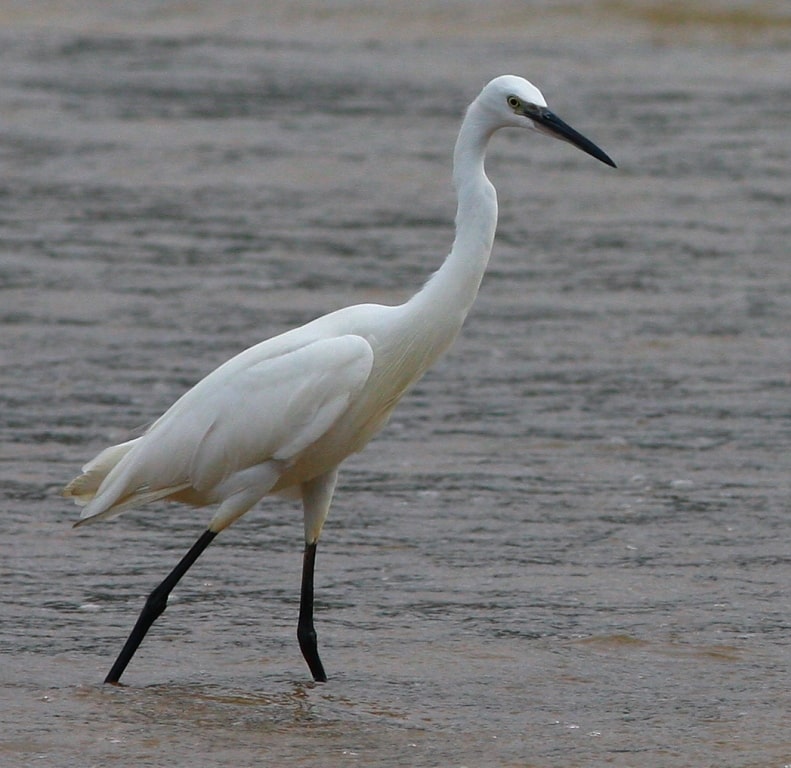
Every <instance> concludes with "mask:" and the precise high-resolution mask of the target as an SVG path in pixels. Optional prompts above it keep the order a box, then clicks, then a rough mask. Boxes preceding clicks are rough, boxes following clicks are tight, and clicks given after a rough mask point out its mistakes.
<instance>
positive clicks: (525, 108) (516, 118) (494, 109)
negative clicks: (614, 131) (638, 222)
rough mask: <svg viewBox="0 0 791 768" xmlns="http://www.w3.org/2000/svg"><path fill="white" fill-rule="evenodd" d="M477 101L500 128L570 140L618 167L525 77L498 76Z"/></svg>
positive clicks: (584, 150) (593, 155) (606, 162)
mask: <svg viewBox="0 0 791 768" xmlns="http://www.w3.org/2000/svg"><path fill="white" fill-rule="evenodd" d="M478 101H479V103H480V104H481V106H483V107H484V108H485V109H486V111H487V112H488V113H489V114H490V115H491V117H492V120H493V122H494V124H495V125H496V126H497V127H498V128H501V127H502V128H505V127H516V128H530V129H531V130H535V131H538V132H539V133H544V134H546V135H547V136H552V137H553V138H556V139H561V140H563V141H567V142H568V143H569V144H573V145H574V146H575V147H577V148H578V149H581V150H582V151H583V152H587V153H588V154H589V155H591V156H592V157H595V158H596V159H597V160H601V162H603V163H605V164H606V165H610V166H612V167H613V168H615V163H614V162H613V161H612V160H611V159H610V157H609V156H608V155H607V154H606V153H605V152H603V151H602V150H601V149H599V147H597V146H596V145H595V144H594V143H593V142H592V141H591V140H590V139H586V138H585V137H584V136H583V135H582V134H581V133H578V132H577V131H575V130H574V129H573V128H572V127H571V126H570V125H568V124H567V123H564V122H563V120H561V119H560V118H559V117H558V116H557V115H556V114H555V113H554V112H552V110H550V109H549V108H548V107H547V102H546V100H545V99H544V96H543V94H542V93H541V91H539V90H538V88H536V87H535V86H534V85H533V84H532V83H530V82H528V81H527V80H525V79H524V78H523V77H516V76H515V75H502V76H500V77H496V78H495V79H494V80H492V81H491V82H490V83H488V85H486V87H485V88H484V89H483V90H482V91H481V94H480V96H479V97H478Z"/></svg>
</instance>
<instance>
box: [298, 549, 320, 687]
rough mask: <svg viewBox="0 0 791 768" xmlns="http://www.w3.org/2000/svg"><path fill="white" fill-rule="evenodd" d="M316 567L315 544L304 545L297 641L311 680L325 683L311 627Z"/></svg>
mask: <svg viewBox="0 0 791 768" xmlns="http://www.w3.org/2000/svg"><path fill="white" fill-rule="evenodd" d="M315 565H316V542H313V544H306V545H305V554H304V556H303V559H302V592H301V594H300V600H299V623H298V624H297V639H298V640H299V648H300V650H301V651H302V655H303V656H304V657H305V661H307V662H308V666H309V667H310V671H311V673H312V674H313V679H314V680H315V681H316V682H317V683H326V682H327V675H326V673H325V672H324V666H323V665H322V663H321V659H320V658H319V649H318V644H317V642H316V630H315V628H314V627H313V571H314V570H315Z"/></svg>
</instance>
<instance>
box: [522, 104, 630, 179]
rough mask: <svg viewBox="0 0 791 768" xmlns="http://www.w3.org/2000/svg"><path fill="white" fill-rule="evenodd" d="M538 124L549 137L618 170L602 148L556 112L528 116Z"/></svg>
mask: <svg viewBox="0 0 791 768" xmlns="http://www.w3.org/2000/svg"><path fill="white" fill-rule="evenodd" d="M528 117H530V119H531V120H533V122H534V123H535V124H536V126H537V127H538V128H539V130H541V131H543V132H544V133H546V134H547V135H548V136H553V137H554V138H556V139H561V140H562V141H567V142H568V143H569V144H572V145H574V146H575V147H577V149H581V150H582V151H583V152H585V153H586V154H588V155H590V156H591V157H595V158H596V159H597V160H599V161H600V162H602V163H604V164H605V165H609V166H610V167H611V168H617V167H618V166H617V165H616V164H615V161H614V160H613V159H612V158H611V157H610V156H609V155H608V154H607V153H606V152H605V151H604V150H603V149H601V148H600V147H597V146H596V145H595V144H594V143H593V142H592V141H591V140H590V139H588V138H586V137H585V136H583V135H582V134H581V133H580V132H579V131H576V130H574V128H572V127H571V126H570V125H569V124H568V123H566V122H564V121H563V120H561V119H560V118H559V117H558V116H557V115H556V114H555V113H554V112H552V111H551V110H549V109H546V108H544V109H541V110H540V111H538V112H537V113H535V114H530V115H528Z"/></svg>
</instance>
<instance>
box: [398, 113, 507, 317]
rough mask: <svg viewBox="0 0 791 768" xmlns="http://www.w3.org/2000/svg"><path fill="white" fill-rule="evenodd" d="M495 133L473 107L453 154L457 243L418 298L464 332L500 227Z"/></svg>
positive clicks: (482, 115)
mask: <svg viewBox="0 0 791 768" xmlns="http://www.w3.org/2000/svg"><path fill="white" fill-rule="evenodd" d="M492 133H493V130H492V128H491V127H490V124H489V123H488V121H487V120H486V119H485V115H484V114H483V113H482V109H481V107H480V106H479V105H478V103H477V102H473V103H472V104H471V105H470V108H469V109H468V110H467V114H466V115H465V117H464V120H463V122H462V124H461V129H460V131H459V137H458V139H457V140H456V148H455V150H454V153H453V183H454V185H455V187H456V193H457V196H458V208H457V210H456V238H455V240H454V241H453V247H452V248H451V251H450V253H449V254H448V256H447V258H446V259H445V262H444V263H443V264H442V266H441V267H440V269H439V270H438V271H437V272H436V273H434V275H433V276H432V277H431V279H430V280H429V281H428V282H427V283H426V285H425V286H424V287H423V289H422V290H421V291H420V292H419V293H417V294H416V295H415V296H414V297H413V299H412V301H419V302H420V304H421V305H422V306H424V307H432V308H433V311H432V314H437V315H438V317H437V318H436V320H437V321H438V322H441V321H442V319H443V317H442V315H443V313H444V314H446V315H448V321H449V322H450V321H451V318H455V319H456V320H457V322H458V325H459V327H461V323H462V322H463V321H464V318H465V317H466V315H467V312H468V311H469V309H470V307H471V306H472V304H473V302H474V301H475V297H476V295H477V294H478V288H479V287H480V284H481V280H482V279H483V274H484V272H485V271H486V265H487V264H488V262H489V256H490V254H491V252H492V245H493V243H494V232H495V229H496V227H497V194H496V192H495V189H494V187H493V186H492V183H491V182H490V181H489V179H488V178H487V177H486V173H485V171H484V159H485V156H486V146H487V144H488V143H489V139H490V137H491V135H492ZM410 303H411V302H410ZM427 311H428V310H427ZM457 330H458V329H457Z"/></svg>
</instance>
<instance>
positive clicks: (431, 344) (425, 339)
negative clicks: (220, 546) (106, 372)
mask: <svg viewBox="0 0 791 768" xmlns="http://www.w3.org/2000/svg"><path fill="white" fill-rule="evenodd" d="M507 127H513V128H529V129H531V130H535V131H539V132H541V133H545V134H547V135H549V136H554V137H555V138H559V139H563V140H565V141H567V142H570V143H571V144H573V145H574V146H576V147H578V148H579V149H581V150H583V151H584V152H587V153H588V154H589V155H592V156H593V157H595V158H596V159H598V160H600V161H602V162H603V163H606V164H607V165H610V166H613V167H615V163H614V162H613V161H612V160H611V159H610V158H609V157H608V156H607V155H606V154H605V153H604V152H603V151H602V150H601V149H599V148H598V147H597V146H596V145H595V144H593V143H592V142H591V141H589V140H588V139H586V138H585V137H584V136H582V135H580V134H579V133H577V132H576V131H575V130H574V129H573V128H571V127H570V126H568V125H567V124H566V123H564V122H563V121H562V120H560V119H559V118H558V117H557V116H556V115H555V114H553V113H552V112H551V111H550V110H549V109H548V108H547V104H546V101H545V100H544V97H543V96H542V94H541V92H540V91H539V90H538V88H536V87H535V86H534V85H532V84H531V83H529V82H528V81H527V80H524V79H522V78H520V77H515V76H512V75H504V76H501V77H497V78H495V79H494V80H492V81H491V82H490V83H488V85H486V86H485V87H484V89H483V90H482V91H481V93H480V94H479V95H478V97H477V98H476V99H475V100H474V101H473V102H472V104H471V105H470V106H469V108H468V109H467V112H466V115H465V117H464V120H463V122H462V124H461V130H460V131H459V136H458V139H457V141H456V147H455V151H454V154H453V182H454V185H455V187H456V192H457V195H458V209H457V214H456V237H455V240H454V242H453V247H452V248H451V251H450V254H449V255H448V256H447V257H446V259H445V261H444V263H443V264H442V266H441V268H440V269H439V270H438V271H437V272H436V273H435V274H434V275H433V277H431V279H429V280H428V282H427V283H426V284H425V285H424V286H423V288H422V289H421V290H419V291H418V292H417V293H416V294H415V295H414V296H413V297H412V298H411V299H409V301H407V302H405V303H404V304H400V305H397V306H381V305H377V304H361V305H357V306H351V307H346V308H345V309H340V310H338V311H336V312H331V313H330V314H328V315H325V316H323V317H320V318H318V319H316V320H313V321H312V322H310V323H307V324H306V325H303V326H302V327H300V328H296V329H294V330H292V331H289V332H287V333H283V334H281V335H279V336H276V337H274V338H271V339H268V340H267V341H263V342H261V343H260V344H256V345H255V346H253V347H250V348H249V349H247V350H245V351H244V352H241V353H240V354H238V355H236V357H233V358H231V359H230V360H229V361H228V362H226V363H225V364H224V365H221V366H220V367H219V368H217V369H216V370H214V371H213V372H212V373H210V374H209V375H208V376H206V378H204V379H203V380H202V381H200V382H198V384H196V385H195V386H194V387H193V388H192V389H191V390H189V391H188V392H187V393H186V394H184V395H183V396H182V397H181V398H180V399H179V400H177V401H176V403H175V404H174V405H173V406H172V407H171V408H170V409H169V410H168V411H166V412H165V413H164V415H162V416H161V417H160V418H159V419H157V421H155V422H154V423H153V424H152V426H151V427H150V428H149V429H148V430H147V431H146V432H145V433H144V434H143V435H142V436H140V437H137V438H135V439H133V440H129V441H128V442H125V443H121V444H120V445H115V446H112V447H110V448H107V449H106V450H104V451H102V452H101V453H100V454H99V455H98V456H96V458H94V459H93V460H92V461H90V462H88V463H87V464H86V465H85V466H84V467H83V469H82V474H80V475H79V476H78V477H76V478H75V479H74V480H72V481H71V482H70V483H69V484H68V486H67V487H66V489H65V491H64V493H65V495H66V496H70V497H72V498H73V499H74V500H75V501H76V502H77V504H81V505H84V509H83V510H82V515H81V520H80V521H79V522H78V523H77V525H81V524H82V523H87V522H93V521H96V520H101V519H105V518H109V517H113V516H115V515H117V514H119V513H120V512H123V511H124V510H126V509H128V508H130V507H133V506H136V505H138V504H145V503H148V502H152V501H157V500H160V499H169V500H173V501H179V502H183V503H186V504H191V505H194V506H203V505H208V504H218V505H219V507H218V509H217V511H216V512H215V514H214V516H213V517H212V519H211V521H210V522H209V525H208V528H207V529H206V530H205V531H204V533H203V534H202V535H201V536H200V537H199V538H198V540H197V541H196V542H195V544H194V545H193V546H192V548H191V549H190V550H189V552H188V553H187V554H186V555H185V556H184V558H183V559H182V560H181V561H180V562H179V563H178V565H176V567H175V568H174V569H173V571H171V573H170V574H169V575H168V576H167V578H165V580H164V581H163V582H162V583H161V584H160V585H159V586H157V587H156V588H155V589H154V590H153V592H152V593H151V594H150V596H149V597H148V599H147V601H146V603H145V605H144V607H143V610H142V612H141V614H140V616H139V618H138V620H137V623H136V624H135V626H134V628H133V629H132V632H131V634H130V635H129V638H128V639H127V641H126V644H125V645H124V647H123V649H122V651H121V653H120V654H119V656H118V658H117V660H116V662H115V664H114V665H113V667H112V669H111V670H110V672H109V674H108V675H107V678H106V680H105V682H109V683H117V682H118V680H119V678H120V677H121V675H122V674H123V672H124V670H125V669H126V666H127V664H128V663H129V661H130V660H131V658H132V656H133V655H134V653H135V651H136V650H137V648H138V646H139V645H140V642H141V641H142V639H143V637H144V636H145V634H146V632H147V631H148V629H149V628H150V627H151V625H152V624H153V622H154V621H155V620H156V619H157V617H159V616H160V615H161V613H162V612H163V611H164V610H165V607H166V605H167V599H168V595H169V594H170V592H171V590H172V589H173V588H174V587H175V585H176V584H177V583H178V581H179V579H181V577H182V576H183V575H184V574H185V573H186V572H187V570H188V569H189V568H190V566H192V564H193V563H194V562H195V560H196V559H197V558H198V557H199V556H200V554H201V553H202V552H203V550H204V549H205V548H206V547H207V546H208V545H209V544H210V543H211V541H212V540H213V539H214V537H215V536H216V535H217V534H218V533H220V531H222V530H223V529H224V528H226V527H227V526H228V525H230V524H231V523H232V522H234V520H236V519H237V518H239V517H240V516H241V515H243V514H244V513H245V512H247V511H248V510H249V509H250V508H251V507H252V506H253V505H254V504H256V503H257V502H258V501H259V500H260V499H262V498H263V497H264V496H267V495H270V494H281V495H286V496H290V497H291V498H299V499H301V500H302V506H303V510H304V528H305V549H304V554H303V566H302V588H301V595H300V609H299V620H298V627H297V637H298V640H299V645H300V648H301V650H302V654H303V656H304V657H305V661H306V662H307V664H308V666H309V668H310V671H311V673H312V674H313V677H314V679H315V680H317V681H325V680H326V679H327V676H326V674H325V672H324V667H323V665H322V663H321V660H320V658H319V653H318V647H317V641H316V632H315V629H314V625H313V573H314V565H315V558H316V544H317V542H318V539H319V535H320V534H321V530H322V527H323V525H324V521H325V519H326V517H327V513H328V511H329V507H330V501H331V499H332V495H333V491H334V489H335V482H336V480H337V477H338V467H339V466H340V464H341V462H342V461H343V460H344V459H345V458H347V457H348V456H349V455H350V454H352V453H355V452H357V451H360V450H361V449H362V448H363V447H364V446H365V445H366V443H368V441H369V440H370V439H371V438H372V437H373V436H374V435H375V434H376V433H377V432H379V430H381V429H382V427H383V426H384V425H385V424H386V422H387V420H388V419H389V417H390V414H391V413H392V411H393V409H394V408H395V406H396V404H397V403H398V401H399V400H400V399H401V398H402V397H403V396H404V394H405V393H406V392H407V391H408V390H409V388H410V387H411V386H412V385H413V384H414V383H415V382H416V381H417V380H418V379H419V378H420V377H421V376H422V375H423V373H424V372H425V371H426V369H427V368H428V367H429V366H430V365H431V364H432V363H433V362H434V361H435V360H436V359H437V358H438V357H439V356H440V355H441V354H442V353H443V352H444V351H445V350H446V349H447V348H448V347H449V346H450V344H451V342H452V341H453V340H454V339H455V337H456V335H457V334H458V332H459V330H460V328H461V326H462V323H463V322H464V318H465V317H466V315H467V312H468V311H469V309H470V307H471V306H472V303H473V301H474V300H475V296H476V294H477V292H478V287H479V285H480V282H481V279H482V277H483V274H484V270H485V269H486V264H487V262H488V260H489V254H490V252H491V249H492V243H493V240H494V233H495V227H496V224H497V197H496V193H495V190H494V187H493V186H492V184H491V182H490V181H489V179H488V178H487V177H486V174H485V171H484V156H485V152H486V147H487V144H488V142H489V139H490V138H491V136H492V134H493V133H494V132H495V131H497V130H498V129H500V128H507Z"/></svg>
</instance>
